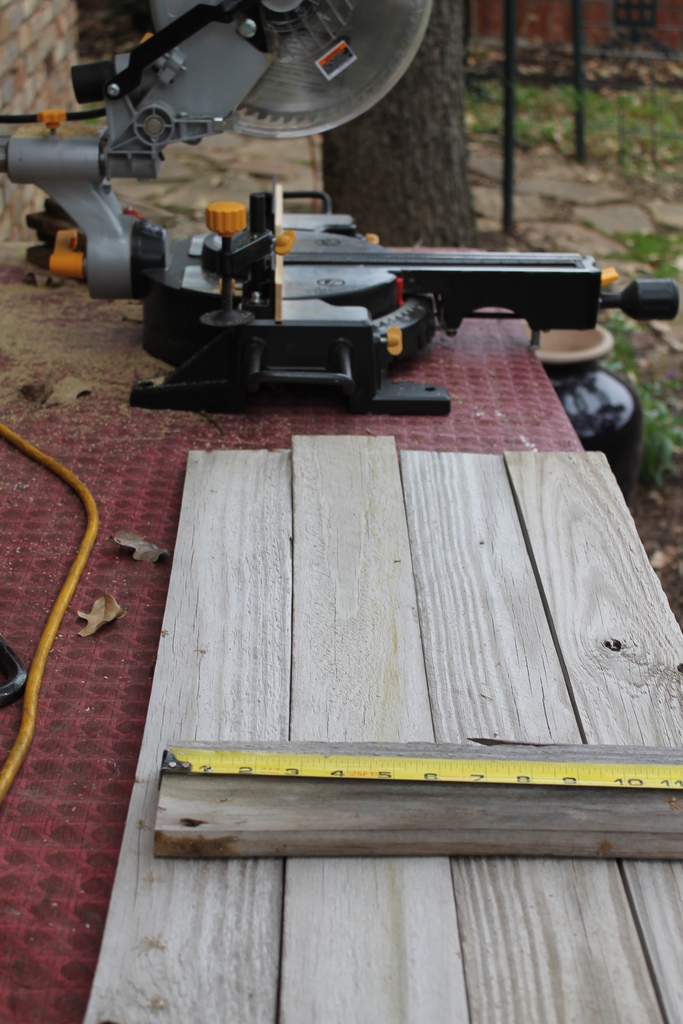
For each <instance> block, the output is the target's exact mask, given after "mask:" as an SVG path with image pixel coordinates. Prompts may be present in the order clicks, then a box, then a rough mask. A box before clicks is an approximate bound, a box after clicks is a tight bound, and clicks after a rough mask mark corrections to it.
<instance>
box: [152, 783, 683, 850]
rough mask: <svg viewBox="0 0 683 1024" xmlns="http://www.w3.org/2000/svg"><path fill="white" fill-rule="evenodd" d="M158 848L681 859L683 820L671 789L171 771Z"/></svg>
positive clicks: (163, 798) (162, 798) (164, 789)
mask: <svg viewBox="0 0 683 1024" xmlns="http://www.w3.org/2000/svg"><path fill="white" fill-rule="evenodd" d="M681 808H682V809H683V800H682V801H681ZM154 853H155V855H156V856H157V857H202V858H204V857H357V856H361V857H386V856H398V857H406V856H408V857H411V856H412V857H414V856H417V857H434V856H443V855H446V856H471V855H477V856H485V857H490V856H500V855H504V856H525V857H532V856H551V857H604V858H615V857H642V858H651V859H653V858H658V859H679V860H680V858H681V856H683V814H681V813H680V812H679V811H676V810H674V809H673V808H672V796H671V793H670V792H667V791H666V790H661V789H659V790H657V789H640V790H629V789H601V788H595V789H592V788H589V787H583V786H541V787H536V786H525V785H517V786H515V785H506V784H496V783H493V784H483V785H477V784H468V783H435V782H425V781H421V782H418V781H410V782H407V781H401V780H384V779H334V778H306V777H299V778H296V777H292V778H287V777H269V776H267V775H265V776H264V775H254V776H248V775H209V774H201V773H200V774H188V775H183V774H173V773H164V775H163V776H162V781H161V790H160V793H159V807H158V812H157V818H156V827H155V842H154Z"/></svg>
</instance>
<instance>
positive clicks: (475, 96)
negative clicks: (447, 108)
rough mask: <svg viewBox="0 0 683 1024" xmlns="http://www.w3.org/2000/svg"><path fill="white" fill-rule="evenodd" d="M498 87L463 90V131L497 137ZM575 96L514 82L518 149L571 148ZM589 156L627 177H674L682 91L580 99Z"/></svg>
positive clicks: (679, 154) (475, 85)
mask: <svg viewBox="0 0 683 1024" xmlns="http://www.w3.org/2000/svg"><path fill="white" fill-rule="evenodd" d="M502 103H503V87H502V83H501V82H500V81H499V80H498V81H497V80H490V81H481V80H476V79H475V80H471V81H470V82H469V84H468V89H467V96H466V104H467V115H466V121H467V127H468V129H469V131H470V132H472V133H473V134H475V135H477V134H488V135H491V134H496V135H500V133H501V132H502V120H503V107H502ZM576 103H577V94H576V91H575V90H574V89H573V88H572V86H569V85H550V86H540V85H533V84H529V83H525V82H524V81H523V80H522V81H519V84H518V87H517V115H516V119H515V128H516V136H517V144H518V145H519V146H520V147H522V148H525V149H526V148H532V147H534V146H540V145H543V144H546V145H547V144H548V143H550V144H552V145H554V146H555V147H556V148H557V149H558V150H559V151H560V152H561V153H563V154H564V155H565V156H572V155H573V153H574V147H575V136H574V115H575V112H576ZM585 110H586V135H587V145H588V152H589V155H590V157H591V159H593V160H598V161H600V160H602V161H605V163H608V164H609V166H610V167H613V166H614V162H615V158H618V159H619V163H620V165H621V168H622V170H623V172H624V173H625V174H626V175H628V176H631V177H635V176H637V175H639V174H642V172H643V171H646V170H652V169H653V168H654V167H656V166H658V167H661V168H662V169H664V170H665V171H666V173H667V174H673V175H677V174H679V167H680V163H681V160H682V159H683V91H676V90H673V89H659V90H657V91H656V92H652V90H651V89H649V88H647V87H644V88H642V89H634V90H630V91H624V92H616V91H615V90H613V89H604V90H595V89H589V90H587V92H586V94H585Z"/></svg>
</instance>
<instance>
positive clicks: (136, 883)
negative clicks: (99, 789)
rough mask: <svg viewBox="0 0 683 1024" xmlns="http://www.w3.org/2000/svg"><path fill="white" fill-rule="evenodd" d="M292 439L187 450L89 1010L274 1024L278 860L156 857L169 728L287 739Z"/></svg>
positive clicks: (123, 1017) (114, 1017)
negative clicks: (254, 448) (242, 447)
mask: <svg viewBox="0 0 683 1024" xmlns="http://www.w3.org/2000/svg"><path fill="white" fill-rule="evenodd" d="M290 628H291V470H290V458H289V455H288V454H286V453H280V454H270V453H266V452H215V453H212V454H205V453H202V452H192V453H190V456H189V460H188V474H187V480H186V484H185V494H184V498H183V508H182V514H181V519H180V526H179V531H178V541H177V545H176V551H175V556H174V564H173V572H172V576H171V584H170V590H169V596H168V601H167V605H166V613H165V616H164V628H163V631H162V639H161V642H160V645H159V656H158V661H157V666H156V670H155V674H154V684H153V688H152V695H151V699H150V705H149V711H148V716H147V725H146V728H145V734H144V738H143V742H142V749H141V753H140V761H139V764H138V769H137V775H136V784H135V788H134V790H133V794H132V797H131V803H130V809H129V814H128V820H127V824H126V830H125V834H124V839H123V846H122V849H121V855H120V858H119V865H118V871H117V874H116V881H115V884H114V890H113V894H112V901H111V905H110V909H109V915H108V918H107V925H106V929H105V934H104V940H103V944H102V950H101V953H100V959H99V963H98V967H97V972H96V975H95V981H94V984H93V989H92V994H91V998H90V1003H89V1006H88V1011H87V1015H86V1024H100V1022H103V1021H117V1022H121V1024H124V1022H125V1024H149V1021H150V1016H153V1017H154V1018H155V1019H156V1018H157V1017H158V1019H159V1020H161V1019H162V1018H163V1019H164V1020H168V1021H174V1022H175V1021H182V1022H183V1024H205V1022H206V1021H248V1022H249V1024H252V1022H259V1024H261V1022H262V1024H273V1022H274V1021H275V1019H276V1013H277V988H278V963H279V938H280V923H281V905H282V874H283V870H282V864H281V862H279V861H251V860H245V861H233V862H216V863H212V864H208V863H207V864H203V865H201V866H200V865H197V864H196V863H194V862H192V861H183V860H177V861H170V860H167V861H161V860H155V859H154V857H153V850H152V845H153V825H154V814H155V809H156V802H157V781H158V771H159V764H160V757H161V754H162V751H163V747H164V744H165V742H166V741H167V740H168V738H169V737H173V738H178V737H180V736H181V735H183V736H193V737H201V738H202V739H213V740H216V741H221V740H229V739H231V738H235V737H246V738H253V739H260V738H267V739H270V740H277V739H279V740H282V739H286V738H287V732H288V719H289V675H290V637H291V632H290Z"/></svg>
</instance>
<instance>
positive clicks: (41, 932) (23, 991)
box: [0, 246, 580, 1024]
mask: <svg viewBox="0 0 683 1024" xmlns="http://www.w3.org/2000/svg"><path fill="white" fill-rule="evenodd" d="M21 251H22V250H21V247H17V246H0V263H1V264H3V265H0V288H1V294H2V300H3V301H2V307H1V308H0V419H2V421H3V422H4V423H5V424H6V425H7V426H9V427H11V428H12V429H14V430H16V431H17V432H18V433H19V434H21V435H22V436H24V437H25V438H26V439H28V440H30V441H31V442H33V443H34V444H36V445H38V447H40V448H41V449H42V450H43V451H45V452H47V453H48V454H50V455H52V456H54V457H55V458H57V459H59V460H60V461H61V462H63V463H64V464H65V465H67V466H68V467H69V468H70V469H72V470H73V471H74V472H75V473H76V474H77V475H78V476H80V478H81V479H82V480H83V481H84V482H85V483H86V484H87V486H88V487H89V488H90V490H91V492H92V494H93V496H94V497H95V500H96V501H97V504H98V506H99V510H100V517H101V526H100V533H99V538H98V541H97V544H96V546H95V549H94V552H93V555H92V557H91V560H90V563H89V565H88V568H87V570H86V573H85V575H84V577H83V578H82V580H81V583H80V585H79V587H78V591H77V593H76V597H75V599H74V601H73V602H72V604H71V607H70V609H69V611H68V612H67V614H66V616H65V619H64V622H63V624H62V628H61V631H60V636H59V638H58V640H57V641H56V643H55V645H54V648H53V650H52V653H51V655H50V657H49V659H48V664H47V669H46V672H45V676H44V680H43V689H42V692H41V698H40V707H39V713H38V722H37V728H36V736H35V739H34V743H33V747H32V749H31V751H30V753H29V756H28V759H27V761H26V763H25V765H24V767H23V768H22V770H21V772H20V774H19V776H18V778H17V780H16V782H15V784H14V787H13V789H12V790H11V792H10V794H9V796H8V798H7V799H6V801H5V803H4V806H2V808H1V809H0V1020H1V1021H3V1022H4V1021H8V1022H9V1021H11V1022H22V1024H23V1022H26V1024H38V1022H41V1024H42V1022H45V1024H77V1022H79V1021H80V1020H81V1018H82V1016H83V1013H84V1012H85V1007H86V1003H87V999H88V993H89V989H90V984H91V980H92V975H93V972H94V969H95V965H96V962H97V955H98V951H99V945H100V939H101V935H102V930H103V927H104V921H105V917H106V913H107V906H108V902H109V896H110V892H111V886H112V883H113V878H114V871H115V868H116V862H117V857H118V850H119V845H120V841H121V837H122V834H123V827H124V823H125V818H126V812H127V807H128V799H129V794H130V790H131V787H132V783H133V777H134V772H135V765H136V761H137V755H138V749H139V744H140V739H141V737H142V730H143V727H144V722H145V715H146V709H147V701H148V697H149V691H150V686H151V681H152V674H153V669H154V660H155V654H156V648H157V644H158V640H159V631H160V629H161V620H162V614H163V610H164V604H165V599H166V591H167V587H168V580H169V574H170V560H168V559H166V560H164V561H161V562H159V563H157V564H147V563H143V562H134V561H133V560H132V559H131V557H130V555H129V554H127V553H125V552H122V551H121V550H120V549H119V548H118V547H117V545H116V544H114V542H113V541H112V540H111V539H110V537H111V535H112V534H114V533H116V531H117V530H120V529H124V528H126V529H131V530H134V531H136V532H137V533H140V534H142V535H143V536H145V537H147V538H149V539H151V540H153V541H155V542H156V543H157V544H159V545H160V546H161V547H166V548H169V549H170V550H171V551H172V549H173V545H174V540H175V534H176V529H177V524H178V517H179V513H180V501H181V495H182V489H183V479H184V470H185V463H186V458H187V452H188V451H189V450H190V449H193V448H207V449H208V448H263V447H265V448H285V447H290V444H291V437H292V434H298V433H301V434H312V433H324V434H328V433H334V434H342V433H346V434H363V433H365V432H368V433H372V434H393V435H395V437H396V441H397V444H398V446H399V447H401V448H422V449H433V450H439V451H473V452H491V453H500V452H503V451H504V450H506V449H533V448H538V449H543V450H552V449H554V450H580V444H579V442H578V439H577V438H576V435H575V434H574V432H573V430H572V428H571V426H570V424H569V421H568V420H567V419H566V417H565V414H564V412H563V410H562V408H561V406H560V404H559V402H558V401H557V399H556V397H555V393H554V391H553V389H552V387H551V386H550V384H549V383H548V380H547V378H546V376H545V373H544V371H543V369H542V367H541V366H540V365H539V364H538V362H537V361H536V359H535V357H534V356H533V355H532V354H531V353H530V352H529V350H528V347H527V345H526V343H525V339H524V336H523V334H522V330H521V327H520V325H519V324H516V323H514V322H508V323H499V322H495V321H488V322H474V321H470V322H468V323H466V324H465V325H464V326H463V328H461V330H460V331H459V332H458V335H457V336H456V337H455V338H446V337H445V336H441V337H439V338H438V339H437V340H436V341H435V343H434V345H433V346H432V348H431V351H430V352H429V353H428V354H427V355H425V356H424V357H422V358H421V359H420V360H419V361H415V362H414V364H413V365H412V366H407V367H406V368H405V370H403V369H402V371H401V374H400V376H401V378H404V379H413V380H423V381H425V382H428V383H433V384H443V385H446V386H447V387H448V388H449V389H450V391H451V396H452V399H453V409H452V412H451V415H450V416H448V417H433V418H428V417H378V416H360V417H352V416H350V415H349V414H348V413H347V412H346V411H345V407H344V404H343V400H342V399H341V398H337V397H336V396H334V395H332V394H317V395H311V394H306V393H294V392H293V393H291V394H274V393H263V394H259V395H258V396H256V398H255V400H254V401H252V402H251V404H250V405H249V408H248V410H247V411H246V412H245V413H244V414H243V415H240V416H228V415H215V416H211V417H204V416H202V415H199V414H195V413H180V412H150V411H147V410H142V409H130V408H129V407H128V404H127V396H128V391H129V388H130V385H131V384H132V383H133V381H134V380H135V379H138V378H140V377H148V376H157V375H159V372H160V370H162V364H160V363H159V362H158V361H156V360H154V359H152V358H151V357H150V356H148V355H147V354H146V353H144V352H143V350H142V349H141V337H142V328H141V326H140V324H139V323H137V322H135V318H136V317H139V306H138V305H134V304H131V303H123V302H94V301H92V300H90V299H88V297H87V294H86V291H85V289H84V288H83V287H81V286H78V285H75V284H71V283H69V284H67V285H65V286H64V287H62V288H59V289H54V290H52V289H47V288H45V289H42V288H37V287H35V286H31V285H28V284H26V283H25V282H24V269H22V268H21V267H20V266H19V265H18V264H19V258H20V255H21ZM50 375H51V377H52V379H54V380H57V381H59V380H61V379H62V378H64V377H66V376H74V377H77V378H79V379H81V380H84V381H86V382H87V383H89V384H90V385H91V386H92V393H91V394H90V395H88V396H86V397H83V398H80V399H78V400H77V401H75V402H74V403H73V404H70V405H63V406H54V407H46V406H41V405H39V404H38V403H37V402H36V401H29V400H28V399H26V398H24V397H22V395H21V394H20V392H19V388H20V387H22V386H23V385H25V384H33V385H40V383H41V382H44V381H45V379H46V377H48V376H50ZM83 527H84V515H83V512H82V509H81V506H80V502H79V500H78V498H77V497H76V496H75V495H74V494H73V493H72V492H71V491H70V490H69V489H68V488H67V487H66V486H65V485H64V484H62V483H61V482H60V481H59V480H57V479H56V478H54V477H53V476H52V475H51V474H50V473H49V472H47V471H46V470H44V469H42V468H40V467H39V466H37V465H35V464H34V463H32V462H30V461H29V460H28V459H26V458H25V457H24V456H23V455H20V454H19V453H18V452H16V451H15V450H14V449H12V448H10V447H9V446H8V445H6V444H5V443H4V442H3V441H0V633H2V634H3V636H5V637H6V639H7V640H8V642H9V643H10V644H11V645H12V646H13V647H14V649H15V650H16V652H17V653H18V654H19V655H20V657H21V658H22V659H23V660H24V661H25V662H26V663H28V662H29V661H30V658H31V655H32V653H33V650H34V648H35V644H36V642H37V640H38V637H39V635H40V632H41V630H42V628H43V626H44V623H45V619H46V616H47V613H48V611H49V609H50V607H51V604H52V602H53V601H54V599H55V597H56V595H57V593H58V590H59V588H60V586H61V583H62V581H63V579H64V575H65V573H66V571H67V569H68V566H69V565H70V563H71V560H72V558H73V557H74V554H75V551H76V548H77V545H78V542H79V540H80V537H81V534H82V531H83ZM105 591H108V592H110V593H112V594H114V596H115V597H116V599H117V600H118V602H119V603H120V604H121V605H122V606H123V607H124V608H125V609H126V611H127V614H126V617H125V618H124V619H121V620H119V621H118V622H116V623H114V624H113V625H111V626H107V627H105V628H104V629H103V630H102V631H101V632H99V633H97V634H96V635H95V636H92V637H87V638H82V637H79V636H77V631H78V630H79V629H80V628H81V626H82V625H83V622H82V620H80V619H78V617H77V615H76V610H77V609H83V610H89V609H90V607H91V605H92V603H93V601H94V599H95V598H96V597H98V596H100V595H102V594H103V593H105ZM19 717H20V706H19V705H16V704H15V705H12V706H10V707H6V708H0V757H4V755H5V754H6V753H7V751H8V750H9V748H10V746H11V743H12V741H13V739H14V737H15V735H16V730H17V727H18V723H19ZM121 1024H125V1022H121Z"/></svg>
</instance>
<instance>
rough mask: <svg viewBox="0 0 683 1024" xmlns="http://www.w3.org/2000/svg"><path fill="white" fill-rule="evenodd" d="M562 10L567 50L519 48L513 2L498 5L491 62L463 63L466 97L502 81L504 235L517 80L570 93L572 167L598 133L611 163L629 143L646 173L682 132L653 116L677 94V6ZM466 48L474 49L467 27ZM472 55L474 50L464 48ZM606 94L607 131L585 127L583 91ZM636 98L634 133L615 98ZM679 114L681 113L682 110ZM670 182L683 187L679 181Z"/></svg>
mask: <svg viewBox="0 0 683 1024" xmlns="http://www.w3.org/2000/svg"><path fill="white" fill-rule="evenodd" d="M522 2H524V0H522ZM567 3H570V4H571V42H569V43H568V44H567V43H564V44H559V45H558V44H557V43H555V44H554V45H543V44H540V45H539V43H538V42H537V43H536V45H535V46H534V44H533V43H531V44H530V43H529V41H528V40H522V41H521V48H520V40H519V39H518V27H519V21H520V18H519V13H520V12H519V4H518V0H503V11H502V15H503V16H502V26H501V27H502V30H503V37H502V39H500V40H499V49H498V52H497V54H496V51H495V49H494V50H493V51H491V50H490V49H489V54H490V53H491V52H493V53H494V54H495V56H493V57H492V58H490V59H489V60H488V61H482V60H479V61H477V60H474V61H472V60H468V67H467V69H466V80H467V82H468V86H469V87H470V88H471V89H474V88H476V87H477V86H478V85H479V86H480V85H481V83H482V82H483V81H486V80H492V79H498V80H501V81H502V104H503V111H502V118H501V132H500V134H501V136H502V144H503V154H504V159H503V173H504V176H503V200H504V201H503V229H504V230H505V231H507V232H509V231H511V230H512V228H513V224H514V205H513V204H514V168H515V148H516V133H515V124H516V97H517V87H518V82H519V81H520V78H521V79H522V80H523V81H524V82H525V83H527V82H528V83H533V82H536V83H538V84H542V85H544V86H548V85H561V84H562V85H567V84H569V85H571V86H572V87H573V96H574V118H573V120H574V157H575V159H576V160H577V161H578V162H580V163H584V162H585V161H586V159H587V157H589V156H590V135H591V134H592V135H593V136H594V137H595V136H596V135H597V134H599V133H603V134H604V133H605V132H613V133H615V135H616V137H617V157H618V160H619V162H620V163H621V164H622V165H624V164H625V163H626V157H627V153H628V152H629V151H630V149H631V148H632V147H633V145H634V144H635V141H636V139H637V144H638V146H639V147H640V148H641V149H642V146H644V148H645V149H646V150H647V154H648V159H649V161H650V163H651V164H652V166H653V167H654V168H657V167H658V165H659V163H660V160H659V156H660V153H661V152H662V151H663V149H665V147H666V146H667V145H669V144H671V142H672V141H675V143H676V145H678V144H679V143H680V144H681V149H682V150H683V130H678V128H677V127H672V125H671V123H670V122H671V118H666V117H663V116H660V108H661V107H662V104H661V103H660V97H661V96H662V94H663V93H666V92H667V91H669V92H670V91H671V90H676V91H682V90H683V3H681V2H680V0H678V3H675V4H672V3H668V4H667V3H666V2H664V3H662V2H661V0H660V6H659V9H658V7H657V0H611V2H610V4H609V5H608V4H606V3H604V2H603V3H602V4H598V3H596V2H592V3H591V0H567ZM528 6H529V0H527V7H528ZM587 9H588V17H587V16H586V14H587ZM596 15H597V16H596ZM662 15H663V16H662ZM586 38H588V42H589V45H587V43H586ZM470 41H471V44H472V43H473V42H474V44H476V43H477V42H478V40H477V37H476V32H472V27H471V28H470ZM489 42H490V41H489ZM475 48H476V45H475V46H472V49H475ZM520 54H521V57H522V59H521V61H520V59H519V58H520ZM520 72H521V74H520ZM606 90H612V91H613V93H614V104H611V108H612V111H613V115H614V116H613V117H612V118H611V120H610V123H607V122H606V121H603V122H601V121H600V119H599V118H598V119H597V120H593V121H592V122H591V123H590V124H589V119H588V110H587V108H588V106H589V104H587V95H588V94H589V93H590V92H591V91H594V92H601V93H603V94H604V92H605V91H606ZM636 91H637V92H638V93H639V94H640V95H642V94H643V93H645V94H646V96H647V114H646V116H644V117H641V118H640V119H639V124H638V126H637V127H634V126H633V124H629V120H628V117H627V116H626V106H627V104H626V103H625V101H624V99H623V97H624V94H628V93H629V92H631V93H635V92H636ZM681 110H682V113H683V107H682V108H681ZM681 128H682V129H683V118H682V119H681ZM641 144H642V146H641ZM682 171H683V165H682ZM678 180H683V174H681V175H679V177H678Z"/></svg>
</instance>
